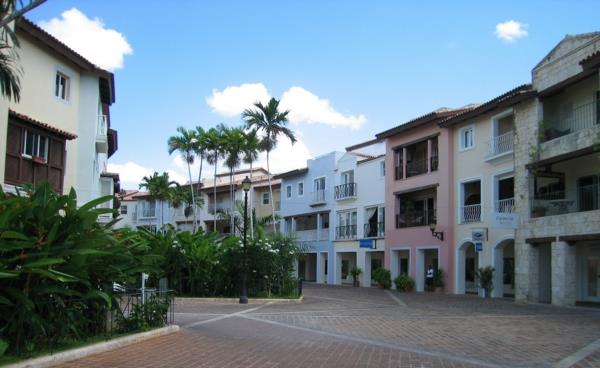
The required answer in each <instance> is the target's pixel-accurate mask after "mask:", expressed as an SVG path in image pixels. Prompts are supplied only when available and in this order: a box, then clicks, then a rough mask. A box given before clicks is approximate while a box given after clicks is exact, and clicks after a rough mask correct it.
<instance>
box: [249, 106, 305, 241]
mask: <svg viewBox="0 0 600 368" xmlns="http://www.w3.org/2000/svg"><path fill="white" fill-rule="evenodd" d="M254 107H255V108H254V109H246V110H244V112H243V113H242V118H243V119H244V120H245V121H246V126H247V127H248V128H250V129H252V128H255V129H257V130H259V131H262V133H263V134H264V137H263V139H262V149H263V150H264V151H266V152H267V171H268V172H269V174H270V173H271V167H270V161H269V154H270V153H271V151H272V150H273V149H274V148H275V147H276V146H277V138H278V136H280V135H283V136H285V137H287V138H289V139H290V141H291V142H292V144H294V143H295V142H296V137H295V136H294V132H292V130H290V129H289V128H287V127H286V125H287V122H288V118H287V116H288V114H289V113H290V111H289V110H285V111H279V101H277V100H276V99H275V98H271V100H269V102H268V103H267V104H266V105H263V104H262V103H261V102H257V103H255V104H254ZM268 178H269V193H270V196H271V211H272V214H273V218H275V202H274V201H273V186H272V184H271V175H269V176H268ZM273 232H276V229H275V223H273Z"/></svg>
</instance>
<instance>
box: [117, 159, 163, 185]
mask: <svg viewBox="0 0 600 368" xmlns="http://www.w3.org/2000/svg"><path fill="white" fill-rule="evenodd" d="M108 171H109V172H113V173H118V174H119V178H120V179H121V187H123V189H138V188H139V185H140V183H141V182H142V178H143V177H144V176H150V175H152V173H154V170H153V169H152V168H148V167H144V166H142V165H139V164H136V163H135V162H132V161H128V162H126V163H124V164H113V163H109V164H108Z"/></svg>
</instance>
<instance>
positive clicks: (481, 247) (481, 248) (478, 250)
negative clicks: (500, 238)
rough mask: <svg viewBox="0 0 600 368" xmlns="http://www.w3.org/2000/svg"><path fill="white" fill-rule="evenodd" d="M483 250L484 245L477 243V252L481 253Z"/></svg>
mask: <svg viewBox="0 0 600 368" xmlns="http://www.w3.org/2000/svg"><path fill="white" fill-rule="evenodd" d="M482 250H483V243H482V242H480V241H476V242H475V251H476V252H481V251H482Z"/></svg>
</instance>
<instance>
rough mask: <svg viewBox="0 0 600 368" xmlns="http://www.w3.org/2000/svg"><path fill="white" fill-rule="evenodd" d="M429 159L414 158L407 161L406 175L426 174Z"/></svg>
mask: <svg viewBox="0 0 600 368" xmlns="http://www.w3.org/2000/svg"><path fill="white" fill-rule="evenodd" d="M427 161H428V160H427V159H422V160H414V161H410V162H407V163H406V177H407V178H409V177H411V176H415V175H420V174H425V173H426V172H427Z"/></svg>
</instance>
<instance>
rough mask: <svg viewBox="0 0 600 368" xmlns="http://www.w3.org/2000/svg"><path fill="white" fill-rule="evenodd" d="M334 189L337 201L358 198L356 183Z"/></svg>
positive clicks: (337, 186)
mask: <svg viewBox="0 0 600 368" xmlns="http://www.w3.org/2000/svg"><path fill="white" fill-rule="evenodd" d="M334 189H335V192H334V195H335V199H336V200H344V199H348V198H356V183H347V184H342V185H336V186H335V188H334Z"/></svg>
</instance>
